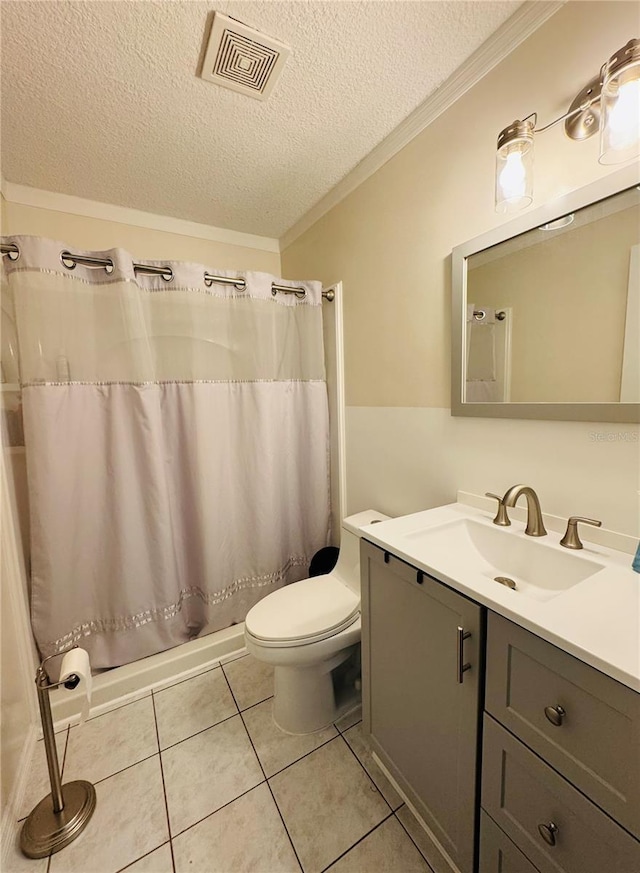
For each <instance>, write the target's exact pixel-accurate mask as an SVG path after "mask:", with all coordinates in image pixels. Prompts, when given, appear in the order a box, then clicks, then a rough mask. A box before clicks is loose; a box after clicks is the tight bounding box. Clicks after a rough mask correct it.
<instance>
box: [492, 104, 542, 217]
mask: <svg viewBox="0 0 640 873" xmlns="http://www.w3.org/2000/svg"><path fill="white" fill-rule="evenodd" d="M495 195H496V211H497V212H502V213H504V212H515V211H516V210H518V209H523V208H524V207H525V206H529V204H530V203H531V202H532V200H533V121H532V120H531V119H525V120H524V121H514V122H513V123H512V124H510V125H509V127H505V129H504V130H502V131H500V135H499V136H498V148H497V151H496V184H495Z"/></svg>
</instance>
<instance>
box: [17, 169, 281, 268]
mask: <svg viewBox="0 0 640 873" xmlns="http://www.w3.org/2000/svg"><path fill="white" fill-rule="evenodd" d="M2 194H3V195H4V198H5V200H7V201H8V202H9V203H19V204H21V205H22V206H36V207H38V208H39V209H51V210H54V211H56V212H68V213H71V214H72V215H82V216H84V217H85V218H100V219H103V220H106V221H118V222H120V223H122V224H130V225H133V226H134V227H146V228H149V229H150V230H162V231H166V232H167V233H177V234H181V235H182V236H191V237H195V238H196V239H207V240H212V241H213V242H219V243H226V244H227V245H232V246H242V247H243V248H249V249H259V250H260V251H264V252H275V253H276V254H279V253H280V244H279V242H278V240H277V239H273V238H271V237H267V236H257V235H256V234H252V233H241V232H240V231H238V230H227V229H226V228H224V227H214V226H213V225H210V224H199V223H198V222H197V221H187V220H186V219H184V218H172V217H171V216H169V215H157V214H156V213H154V212H144V211H143V210H141V209H130V208H129V207H128V206H116V205H114V204H113V203H101V202H99V201H98V200H86V199H85V198H84V197H74V196H72V195H70V194H59V193H57V192H55V191H45V190H43V189H41V188H30V187H28V186H27V185H18V184H17V183H15V182H8V181H7V180H6V179H3V180H2Z"/></svg>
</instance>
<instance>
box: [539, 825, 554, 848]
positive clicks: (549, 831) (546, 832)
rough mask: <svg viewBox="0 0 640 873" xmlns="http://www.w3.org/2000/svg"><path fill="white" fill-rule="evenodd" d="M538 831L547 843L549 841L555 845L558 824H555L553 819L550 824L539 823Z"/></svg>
mask: <svg viewBox="0 0 640 873" xmlns="http://www.w3.org/2000/svg"><path fill="white" fill-rule="evenodd" d="M538 831H539V832H540V836H541V837H542V839H543V840H544V841H545V843H548V844H549V845H550V846H555V844H556V834H557V833H558V825H556V824H554V823H553V822H552V821H550V822H549V824H539V825H538Z"/></svg>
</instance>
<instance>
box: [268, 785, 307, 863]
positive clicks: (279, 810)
mask: <svg viewBox="0 0 640 873" xmlns="http://www.w3.org/2000/svg"><path fill="white" fill-rule="evenodd" d="M267 788H268V789H269V794H270V795H271V799H272V800H273V802H274V805H275V808H276V809H277V811H278V815H279V816H280V821H281V822H282V827H283V828H284V832H285V834H286V835H287V839H288V840H289V843H290V845H291V848H292V850H293V854H294V855H295V859H296V861H297V862H298V866H299V868H300V870H301V871H304V867H303V866H302V862H301V861H300V858H299V856H298V850H297V849H296V847H295V845H294V842H293V839H292V838H291V834H290V833H289V828H288V827H287V823H286V821H285V820H284V816H283V814H282V810H281V809H280V807H279V806H278V801H277V800H276V796H275V794H274V793H273V788H272V787H271V783H270V782H269V780H268V779H267Z"/></svg>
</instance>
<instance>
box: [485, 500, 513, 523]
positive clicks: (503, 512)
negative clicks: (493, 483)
mask: <svg viewBox="0 0 640 873" xmlns="http://www.w3.org/2000/svg"><path fill="white" fill-rule="evenodd" d="M484 496H485V497H492V498H493V499H494V500H497V501H498V512H497V514H496V517H495V518H494V519H493V523H494V524H499V525H500V526H501V527H509V525H510V524H511V522H510V521H509V516H508V515H507V507H506V506H505V505H504V503H503V500H502V497H500V496H499V495H498V494H492V493H491V492H490V491H486V492H485V495H484Z"/></svg>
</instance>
